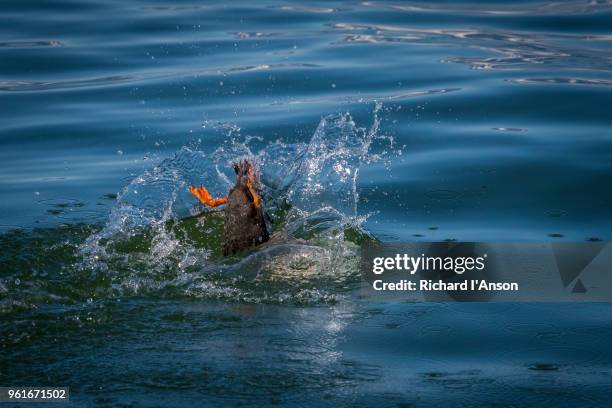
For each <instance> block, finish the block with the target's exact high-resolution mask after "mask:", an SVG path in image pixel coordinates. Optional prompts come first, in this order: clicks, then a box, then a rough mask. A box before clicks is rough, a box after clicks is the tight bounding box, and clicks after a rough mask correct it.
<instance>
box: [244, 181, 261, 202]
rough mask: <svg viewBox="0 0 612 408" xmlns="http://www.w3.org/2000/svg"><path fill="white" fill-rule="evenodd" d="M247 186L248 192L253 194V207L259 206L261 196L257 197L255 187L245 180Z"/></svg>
mask: <svg viewBox="0 0 612 408" xmlns="http://www.w3.org/2000/svg"><path fill="white" fill-rule="evenodd" d="M247 188H248V189H249V192H250V193H251V195H252V196H253V204H255V207H257V208H259V207H261V198H259V195H258V194H257V191H255V187H253V184H252V183H251V182H250V181H248V182H247Z"/></svg>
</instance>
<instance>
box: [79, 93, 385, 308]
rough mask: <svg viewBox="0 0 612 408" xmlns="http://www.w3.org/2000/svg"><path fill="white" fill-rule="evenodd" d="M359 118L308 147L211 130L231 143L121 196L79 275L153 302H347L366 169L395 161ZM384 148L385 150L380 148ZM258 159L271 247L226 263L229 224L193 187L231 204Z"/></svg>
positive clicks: (338, 120) (188, 155)
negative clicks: (243, 167) (245, 169)
mask: <svg viewBox="0 0 612 408" xmlns="http://www.w3.org/2000/svg"><path fill="white" fill-rule="evenodd" d="M381 109H382V104H380V103H377V104H376V105H375V107H374V111H373V119H372V124H371V126H370V127H359V126H357V124H356V123H355V121H354V120H353V118H352V116H351V115H350V114H349V113H339V114H332V115H328V116H326V117H324V118H322V119H321V121H320V123H319V125H318V127H317V129H316V131H315V132H314V134H313V136H312V138H311V140H310V142H309V143H296V144H290V143H285V142H283V141H282V140H276V141H274V142H271V143H265V141H264V139H263V138H261V137H257V136H252V135H243V134H242V132H241V129H240V128H239V127H238V126H236V125H234V124H228V123H219V122H210V121H207V122H205V123H204V124H203V127H206V128H208V129H212V130H214V131H217V132H221V133H222V134H223V135H224V139H223V140H224V141H223V143H222V144H221V145H219V146H218V147H217V148H216V149H215V150H214V151H212V152H203V151H201V150H199V149H198V144H197V143H194V144H191V145H189V146H184V147H182V148H181V149H180V150H179V151H177V152H176V153H175V154H174V155H173V156H172V157H170V158H168V159H166V160H163V161H162V162H161V163H159V164H158V165H157V166H155V167H154V168H152V169H150V170H147V171H145V172H144V173H143V174H141V175H140V176H138V177H136V178H135V179H134V180H133V181H132V182H131V183H130V184H129V185H127V186H126V187H125V188H124V189H123V190H122V191H121V192H120V193H119V194H118V196H117V204H116V206H115V207H114V208H113V209H112V211H111V214H110V216H109V219H108V222H107V223H106V224H105V225H104V227H103V228H102V230H101V231H99V232H97V233H95V234H92V235H91V236H90V237H88V238H87V239H86V240H85V242H84V243H83V244H82V245H81V246H80V248H79V250H80V254H81V256H82V258H83V260H82V262H81V264H80V265H79V268H80V269H82V270H86V271H89V273H93V274H99V275H102V276H103V277H104V279H105V280H107V281H108V282H109V283H108V291H110V292H111V293H112V294H116V295H119V296H122V295H132V294H138V295H143V294H153V295H155V296H190V297H204V298H215V299H227V300H241V301H248V302H293V303H313V302H314V303H316V302H329V301H334V300H337V298H338V297H339V296H340V297H341V296H342V291H343V290H344V289H346V287H347V285H350V284H352V283H355V282H357V281H358V263H357V260H358V249H359V246H358V244H359V243H360V242H361V240H363V239H369V234H368V233H367V232H366V231H365V230H364V229H363V227H362V225H363V223H364V222H365V220H366V219H367V218H368V216H369V214H365V215H363V214H359V211H358V204H359V189H358V177H359V171H360V168H361V166H363V165H367V164H369V163H371V162H373V161H379V160H384V159H385V158H386V156H387V155H388V153H387V150H386V148H388V147H389V146H392V145H393V139H392V138H391V137H389V136H385V135H382V134H381V133H380V130H379V127H380V117H379V113H380V111H381ZM374 145H376V147H375V148H374ZM244 157H249V158H250V159H251V160H252V161H253V163H254V164H255V166H256V168H257V169H258V172H259V174H260V181H261V185H262V196H263V197H264V201H265V202H266V208H267V211H268V213H269V215H270V216H271V220H272V221H271V225H270V227H271V230H272V232H273V233H272V239H271V241H270V242H269V243H267V244H265V245H263V246H261V247H259V248H257V249H255V250H253V251H251V252H250V253H247V254H246V255H243V257H230V258H223V257H221V255H220V254H221V247H222V229H223V217H222V216H221V212H219V211H218V210H210V209H207V208H203V207H201V206H200V205H198V204H195V201H194V199H193V197H191V195H190V194H189V193H188V191H187V187H188V186H189V185H205V186H206V187H207V188H208V189H209V191H211V193H212V194H213V195H216V196H221V195H225V194H226V192H227V191H228V190H229V189H230V188H231V186H232V185H233V181H232V180H233V179H234V175H233V171H232V170H231V168H232V167H231V164H232V162H234V161H236V160H240V159H242V158H244Z"/></svg>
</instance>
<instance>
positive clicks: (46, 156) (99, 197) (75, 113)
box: [0, 0, 612, 407]
mask: <svg viewBox="0 0 612 408" xmlns="http://www.w3.org/2000/svg"><path fill="white" fill-rule="evenodd" d="M0 21H1V22H2V23H1V24H0V232H1V234H2V235H0V251H1V252H2V255H0V260H1V264H0V317H1V318H2V319H1V321H0V332H1V333H2V334H0V347H2V355H3V357H2V360H3V363H2V364H0V385H16V386H17V385H23V386H70V387H71V400H70V404H69V405H71V406H144V407H153V406H177V407H178V406H240V405H242V406H267V405H290V406H334V407H337V406H365V405H372V406H379V407H384V406H393V407H408V406H430V405H437V406H474V405H484V406H533V405H540V406H542V405H543V406H560V405H561V404H563V405H573V406H600V405H605V404H606V403H608V401H609V397H610V389H612V388H611V387H612V381H611V380H610V376H611V375H612V371H611V366H610V364H611V363H612V348H611V346H610V342H609V341H608V339H609V336H610V335H612V318H610V307H609V305H608V304H587V303H585V304H537V305H534V304H470V305H463V304H450V303H449V304H433V303H432V304H429V303H423V304H402V303H389V304H387V303H374V302H365V301H361V300H360V299H359V295H358V291H356V290H355V287H356V286H358V283H359V282H358V281H359V272H358V270H357V269H356V268H354V267H353V266H351V265H352V264H351V263H350V261H349V260H344V258H342V259H343V260H342V261H338V258H337V257H331V258H330V259H327V258H325V259H326V262H327V261H329V262H331V263H330V265H331V266H329V267H328V266H322V268H323V269H324V270H325V271H327V272H328V273H327V274H324V275H325V276H324V277H321V276H319V275H317V276H319V277H318V278H317V280H313V279H312V278H310V277H308V276H302V277H300V280H299V283H295V282H293V281H292V282H291V283H286V282H285V283H283V282H281V283H278V282H279V280H278V279H277V278H274V279H272V277H276V276H282V273H281V272H282V270H281V271H280V272H279V270H278V269H275V270H274V271H275V272H273V273H271V275H270V279H269V280H266V282H265V285H264V284H262V285H259V284H253V283H252V281H253V280H254V279H255V278H254V277H253V276H254V275H253V274H255V275H257V273H259V272H261V271H262V267H261V266H260V264H259V263H258V262H259V260H258V259H259V258H257V256H258V254H257V253H256V254H254V255H252V256H250V257H248V258H247V259H246V261H244V262H243V263H241V264H240V266H239V267H235V268H234V267H231V266H230V267H228V268H229V269H223V270H224V271H226V270H227V271H230V272H231V274H232V275H231V276H232V279H234V278H236V279H238V281H241V282H242V280H243V281H244V282H242V283H241V284H240V285H239V284H236V281H232V282H233V283H229V282H225V283H224V284H220V283H218V282H217V281H215V280H210V279H208V278H206V279H204V278H202V276H203V274H204V272H206V271H209V270H210V268H217V267H218V264H213V266H211V264H210V263H209V262H208V261H203V260H205V259H209V258H207V257H208V256H209V255H210V251H212V252H213V253H214V248H216V246H218V244H219V240H220V239H221V237H220V235H219V231H220V228H219V223H218V222H217V221H214V220H213V221H210V222H211V224H210V225H209V224H206V225H205V227H201V228H200V229H199V231H201V232H202V231H203V232H202V236H200V237H199V238H197V239H195V240H194V241H185V240H184V239H182V238H180V237H179V236H178V235H172V234H171V236H168V235H166V233H165V232H164V231H165V230H164V228H165V226H166V225H167V223H170V222H180V220H181V219H183V218H184V217H186V216H188V215H189V214H193V209H194V207H195V206H196V203H195V202H194V201H193V200H191V201H190V197H189V195H188V194H187V193H186V186H187V185H188V184H190V183H206V184H207V185H208V186H210V187H211V188H212V190H213V192H214V193H215V194H218V195H220V194H224V191H226V189H227V188H228V185H226V184H227V183H226V181H227V179H226V178H224V177H227V175H229V177H231V172H230V173H226V172H227V169H228V168H229V164H230V163H231V161H232V160H234V159H236V158H238V157H242V156H244V155H251V156H256V157H257V158H258V160H259V163H260V166H261V172H262V174H263V175H264V176H263V179H264V180H263V181H264V182H265V184H266V186H267V188H268V190H266V191H267V194H268V195H267V196H265V197H268V198H269V201H270V202H272V201H273V200H278V201H283V200H284V201H286V204H287V205H290V206H293V207H292V208H293V209H294V210H296V209H300V211H301V212H295V213H293V212H291V211H292V210H288V211H289V216H288V218H287V219H288V221H287V222H286V225H285V224H284V226H283V228H280V227H279V228H280V229H284V230H287V231H289V233H290V234H289V235H291V234H293V235H295V237H297V238H300V239H306V238H307V239H309V240H310V242H314V241H316V244H317V245H319V246H320V248H319V247H317V248H319V249H316V250H315V252H314V253H315V255H314V257H315V258H316V257H319V256H320V257H321V259H323V255H317V254H321V253H325V254H329V253H330V252H329V251H331V249H330V248H332V246H333V248H335V249H333V251H336V250H337V245H340V244H339V243H342V242H344V240H345V238H346V237H348V236H349V235H348V233H347V232H346V230H347V229H351V228H353V229H356V230H358V235H360V236H367V237H368V238H369V239H378V240H380V241H415V240H418V241H442V240H458V241H489V242H499V241H520V242H523V241H532V242H545V241H546V242H547V241H559V242H582V241H595V240H602V241H609V240H610V238H611V236H612V211H611V210H612V188H611V183H610V180H611V178H612V126H611V125H612V115H611V113H612V111H611V106H612V25H611V24H610V22H611V21H612V3H611V2H609V1H583V0H569V1H563V2H546V1H517V2H501V1H500V2H494V1H491V2H486V3H483V2H445V1H440V2H437V1H436V2H421V3H415V2H400V1H398V2H393V1H390V2H378V1H363V2H361V1H355V2H336V1H325V2H323V1H321V2H316V1H312V2H290V1H287V2H276V1H261V2H199V1H194V0H191V1H153V0H152V1H138V0H126V1H118V0H106V1H101V0H90V1H34V0H33V1H20V0H4V1H3V2H2V5H1V7H0ZM296 163H297V164H296ZM328 166H330V167H329V169H330V171H329V173H326V172H325V171H326V170H321V169H328ZM332 170H333V171H332ZM309 171H313V173H312V174H310V173H308V172H309ZM224 175H225V176H224ZM287 175H291V177H289V176H287ZM330 175H331V176H333V178H329V177H331V176H330ZM224 183H225V184H224ZM281 199H282V200H281ZM270 206H272V204H270ZM279 211H280V210H279ZM283 211H284V210H283ZM296 214H297V215H296ZM321 214H323V215H321ZM292 217H297V218H292ZM313 220H314V221H313ZM313 225H314V226H316V228H315V227H313ZM143 230H144V231H145V232H144V233H142V231H143ZM196 230H197V229H196ZM190 231H191V230H190ZM304 231H306V232H304ZM321 231H323V232H321ZM339 231H340V232H339ZM122 234H123V235H122ZM139 234H144V236H145V238H144V240H145V241H146V240H149V241H151V242H150V243H147V244H146V245H144V244H143V245H141V244H138V243H133V241H129V239H133V238H134V237H135V236H140V235H139ZM300 234H301V235H300ZM128 238H129V239H128ZM323 238H324V239H323ZM347 239H348V238H347ZM126 240H127V241H129V242H130V243H128V244H125V245H123V244H122V243H123V242H124V241H126ZM149 241H147V242H149ZM323 241H325V243H321V242H323ZM358 241H359V240H353V241H352V242H353V243H352V244H350V245H349V244H347V246H346V247H344V246H343V247H342V251H344V252H346V251H350V250H354V249H355V248H354V245H357V244H358ZM139 242H140V241H139ZM194 242H195V243H194ZM330 242H332V243H333V244H330ZM355 242H357V244H355ZM149 244H150V245H149ZM121 245H123V247H122V248H123V249H117V248H118V247H121ZM342 245H344V244H342ZM143 247H146V248H145V249H142V248H143ZM210 248H212V249H210ZM296 248H298V247H295V246H291V245H285V244H283V245H282V246H280V247H276V248H273V249H272V250H271V251H276V252H273V255H274V256H277V255H278V256H281V255H282V254H285V255H287V254H288V255H287V256H291V257H292V259H294V258H295V257H296V256H299V257H300V259H302V260H304V259H310V260H311V261H312V257H313V255H312V254H311V253H310V252H305V251H310V249H308V250H307V249H305V248H303V247H299V248H298V249H296ZM321 248H322V249H321ZM283 251H285V252H283ZM296 251H297V252H296ZM317 251H323V252H317ZM344 252H342V253H343V254H344ZM262 253H265V254H270V253H272V252H265V251H262V252H260V253H259V254H262ZM333 254H335V255H337V254H338V252H333ZM285 255H282V256H285ZM325 256H327V255H325ZM211 259H212V258H211ZM317 259H319V258H317ZM207 262H208V263H207ZM281 263H282V262H281ZM318 267H321V265H318ZM232 268H233V269H232ZM326 268H327V269H326ZM336 268H337V270H336ZM281 269H282V268H281ZM297 269H299V268H297ZM230 272H224V273H226V276H227V274H230ZM221 275H222V276H223V274H221ZM257 276H260V275H257ZM266 276H267V275H266ZM266 279H268V278H266ZM61 406H66V405H61Z"/></svg>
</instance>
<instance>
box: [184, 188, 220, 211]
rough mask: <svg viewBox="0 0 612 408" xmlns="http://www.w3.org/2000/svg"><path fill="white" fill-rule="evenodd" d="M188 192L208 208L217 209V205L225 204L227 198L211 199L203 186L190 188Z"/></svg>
mask: <svg viewBox="0 0 612 408" xmlns="http://www.w3.org/2000/svg"><path fill="white" fill-rule="evenodd" d="M189 192H190V193H191V194H193V195H194V196H196V198H197V199H198V200H200V202H201V203H202V204H205V205H207V206H209V207H217V206H219V205H222V204H226V203H227V197H221V198H213V196H211V195H210V193H209V192H208V190H206V188H205V187H204V186H200V187H195V186H190V187H189Z"/></svg>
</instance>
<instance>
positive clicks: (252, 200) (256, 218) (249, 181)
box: [189, 160, 270, 255]
mask: <svg viewBox="0 0 612 408" xmlns="http://www.w3.org/2000/svg"><path fill="white" fill-rule="evenodd" d="M234 171H235V172H236V184H235V185H234V187H233V188H232V189H231V190H230V192H229V194H228V196H227V197H222V198H213V197H212V196H211V195H210V194H209V193H208V191H207V190H206V188H204V187H203V186H200V187H193V186H192V187H190V189H189V191H190V192H191V193H192V194H193V195H194V196H196V197H197V198H198V199H199V200H200V201H201V202H202V203H204V204H206V205H209V206H211V207H216V206H218V205H222V204H226V208H225V224H224V226H223V255H233V254H235V253H237V252H240V251H243V250H245V249H249V248H252V247H254V246H257V245H259V244H262V243H264V242H266V241H268V240H269V239H270V235H269V233H268V229H267V227H266V222H265V218H264V217H265V215H264V210H263V208H262V205H261V199H260V198H259V195H258V193H257V190H256V187H255V185H256V184H257V177H256V174H255V169H254V167H253V165H252V164H251V162H249V161H248V160H243V161H241V162H239V163H236V164H234Z"/></svg>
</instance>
